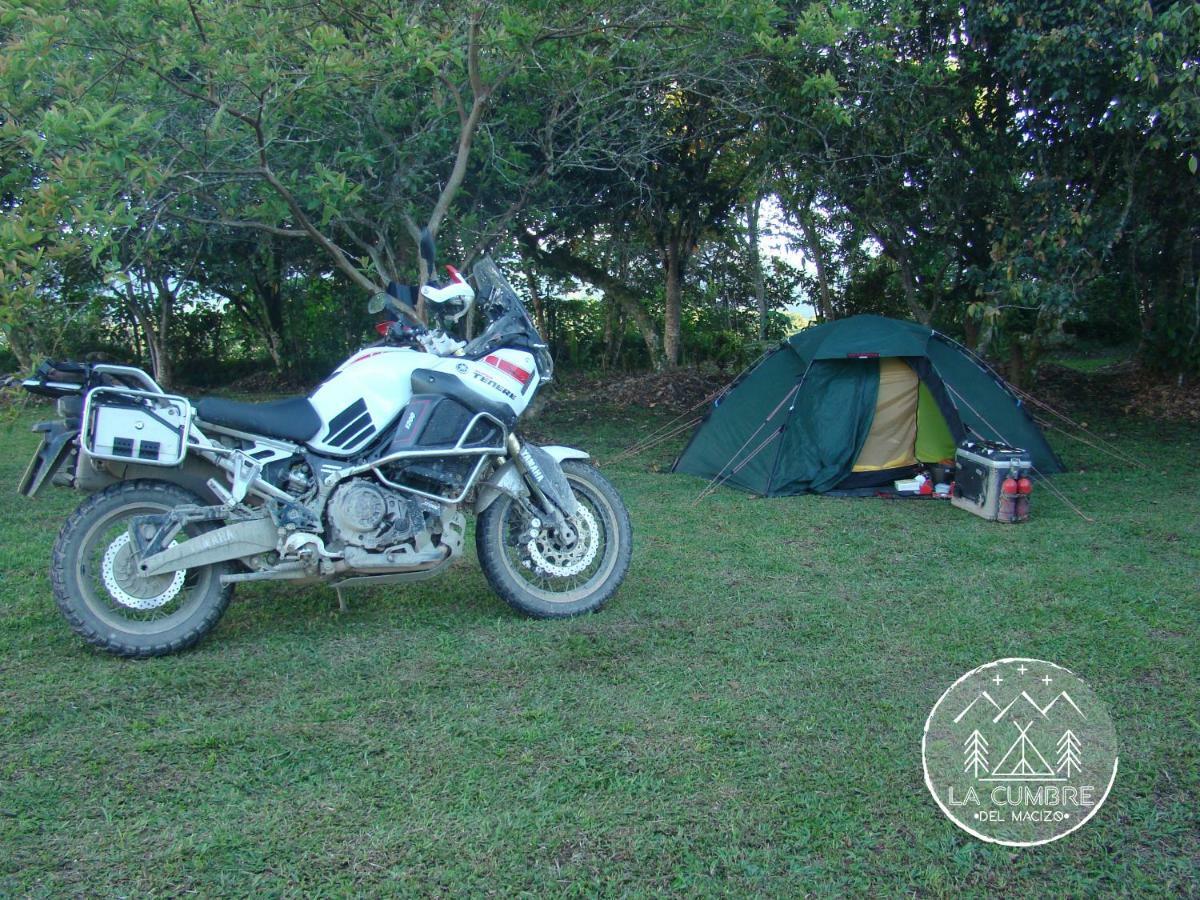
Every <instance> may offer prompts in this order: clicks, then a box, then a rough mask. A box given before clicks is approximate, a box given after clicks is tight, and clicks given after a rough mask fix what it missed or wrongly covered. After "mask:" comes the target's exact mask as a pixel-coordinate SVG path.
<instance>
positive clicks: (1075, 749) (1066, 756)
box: [1056, 728, 1079, 778]
mask: <svg viewBox="0 0 1200 900" xmlns="http://www.w3.org/2000/svg"><path fill="white" fill-rule="evenodd" d="M1057 746H1058V768H1057V769H1056V771H1058V772H1062V771H1063V770H1066V773H1067V777H1068V778H1070V777H1071V769H1072V768H1074V769H1075V771H1079V738H1077V737H1075V732H1073V731H1071V729H1069V728H1068V729H1067V730H1066V731H1064V732H1063V735H1062V737H1060V738H1059V739H1058V745H1057Z"/></svg>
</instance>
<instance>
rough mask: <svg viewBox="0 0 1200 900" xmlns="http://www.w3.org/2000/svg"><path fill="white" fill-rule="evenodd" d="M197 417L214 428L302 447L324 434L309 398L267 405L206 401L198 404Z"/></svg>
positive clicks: (212, 399) (216, 400)
mask: <svg viewBox="0 0 1200 900" xmlns="http://www.w3.org/2000/svg"><path fill="white" fill-rule="evenodd" d="M196 415H198V416H199V417H200V418H201V419H203V420H204V421H205V422H209V423H211V424H213V425H223V426H225V427H226V428H233V429H236V430H238V431H247V432H250V433H251V434H261V435H263V436H264V437H274V438H280V439H282V440H285V441H298V442H301V443H302V442H304V441H307V440H309V439H310V438H312V437H314V436H315V435H316V433H317V432H318V431H320V430H321V417H320V416H319V415H317V411H316V409H315V408H314V407H313V405H312V403H310V402H309V400H308V398H307V397H292V398H290V399H288V400H272V401H270V402H268V403H240V402H238V401H237V400H226V399H224V398H223V397H204V398H203V399H201V400H200V401H199V402H198V403H197V404H196Z"/></svg>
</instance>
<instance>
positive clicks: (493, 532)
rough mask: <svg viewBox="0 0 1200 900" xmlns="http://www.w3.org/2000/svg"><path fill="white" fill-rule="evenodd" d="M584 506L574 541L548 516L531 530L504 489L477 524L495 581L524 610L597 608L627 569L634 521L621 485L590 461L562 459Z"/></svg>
mask: <svg viewBox="0 0 1200 900" xmlns="http://www.w3.org/2000/svg"><path fill="white" fill-rule="evenodd" d="M562 468H563V474H564V475H566V477H567V481H568V483H569V484H570V485H571V490H572V492H573V493H574V494H575V499H576V500H577V501H578V502H579V507H580V512H579V513H578V514H577V515H576V516H575V518H574V520H573V521H572V523H571V524H572V525H573V527H574V528H575V529H576V531H577V532H578V540H577V542H576V545H575V546H572V547H562V546H558V544H557V543H556V542H555V540H554V539H553V538H552V537H551V536H550V535H549V533H548V529H547V528H546V527H545V525H544V524H543V525H542V526H541V527H540V528H539V529H537V530H538V534H537V536H536V537H535V536H533V535H532V532H531V528H532V523H531V521H530V518H529V516H528V514H527V513H526V512H525V511H524V510H523V509H522V508H521V507H520V505H519V504H518V503H516V502H515V501H514V500H513V499H512V498H511V497H508V496H502V497H500V498H499V499H497V500H496V501H495V502H493V503H492V505H491V506H489V507H488V508H487V509H485V510H484V511H483V512H482V513H481V514H480V516H479V520H478V521H477V522H476V524H475V549H476V552H477V554H478V556H479V564H480V566H481V568H482V569H483V574H484V576H485V577H486V578H487V580H488V583H489V584H490V585H491V586H492V589H493V590H494V591H495V592H496V593H497V594H499V595H500V596H501V597H502V598H503V599H504V601H505V602H506V603H508V604H509V606H511V607H513V608H514V609H516V610H517V611H518V612H521V613H524V614H525V615H527V616H532V617H534V618H538V619H558V618H566V617H568V616H577V615H582V614H583V613H589V612H596V611H597V610H599V609H600V608H601V607H602V606H604V604H605V603H607V602H608V601H609V600H610V599H611V598H612V596H613V595H614V594H615V593H616V592H617V589H618V588H619V587H620V586H621V582H622V581H624V580H625V573H626V572H627V571H628V570H629V559H630V555H631V553H632V549H633V528H632V526H631V525H630V522H629V513H628V511H627V510H626V509H625V504H624V502H623V501H622V500H621V495H620V494H618V493H617V489H616V488H615V487H613V486H612V484H611V483H610V482H609V481H608V479H607V478H605V477H604V476H603V475H601V474H600V471H599V470H598V469H597V468H596V467H595V466H592V465H588V464H587V463H583V462H580V461H577V460H567V461H566V462H564V463H563V464H562Z"/></svg>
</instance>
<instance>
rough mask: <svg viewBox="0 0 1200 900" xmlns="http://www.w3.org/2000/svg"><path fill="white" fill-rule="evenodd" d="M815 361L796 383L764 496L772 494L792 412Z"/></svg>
mask: <svg viewBox="0 0 1200 900" xmlns="http://www.w3.org/2000/svg"><path fill="white" fill-rule="evenodd" d="M812 364H813V361H812V360H811V359H810V360H809V361H808V365H807V366H805V368H804V372H803V373H802V374H801V375H800V380H799V381H798V382H797V383H796V393H795V394H794V395H793V396H792V405H791V406H789V407H788V411H787V416H786V417H784V420H783V424H782V425H781V426H779V446H778V447H776V448H775V461H774V462H772V463H771V474H770V475H768V476H767V485H766V488H765V490H764V491H763V496H764V497H770V496H771V485H772V483H774V481H775V473H776V472H777V471H778V469H779V457H780V455H781V454H782V453H783V439H784V435H785V434H787V429H788V423H789V422H791V421H792V413H793V411H794V410H795V409H796V401H797V400H799V399H800V391H802V390H803V389H804V380H805V379H806V378H808V371H809V369H811V368H812Z"/></svg>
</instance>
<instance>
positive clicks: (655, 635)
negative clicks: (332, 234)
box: [0, 406, 1200, 896]
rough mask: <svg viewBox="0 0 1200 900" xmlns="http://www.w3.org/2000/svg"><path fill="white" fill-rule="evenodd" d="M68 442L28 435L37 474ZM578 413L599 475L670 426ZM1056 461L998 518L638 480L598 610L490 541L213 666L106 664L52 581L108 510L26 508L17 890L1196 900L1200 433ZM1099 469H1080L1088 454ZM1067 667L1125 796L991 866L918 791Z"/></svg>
mask: <svg viewBox="0 0 1200 900" xmlns="http://www.w3.org/2000/svg"><path fill="white" fill-rule="evenodd" d="M36 418H38V416H36V415H34V414H31V413H26V414H23V416H22V418H21V420H20V421H19V422H17V423H15V424H14V425H12V426H11V427H9V428H8V429H7V430H4V431H3V432H0V445H2V447H3V452H0V480H2V481H3V483H5V484H14V483H15V481H16V479H17V477H18V475H19V473H20V471H21V467H22V466H23V465H24V463H25V460H26V458H27V456H28V455H29V454H30V453H31V452H32V450H33V448H34V445H35V440H34V436H33V435H30V434H29V433H27V431H26V427H27V425H28V424H29V422H31V421H33V420H34V419H36ZM661 421H662V419H661V418H656V417H653V416H651V415H649V414H642V413H635V412H627V411H622V410H606V409H596V408H585V407H583V406H576V407H573V408H567V409H561V410H559V411H557V412H555V413H552V414H548V415H547V416H545V417H543V418H542V419H540V420H538V421H536V422H535V423H534V425H533V429H532V430H533V431H534V432H536V433H537V434H538V435H539V436H542V437H547V438H549V437H553V438H554V439H555V440H556V441H557V442H562V443H575V444H578V445H581V446H583V447H585V448H587V449H589V450H592V451H593V452H595V453H596V454H597V455H598V456H599V457H600V459H601V460H602V461H603V460H604V459H605V458H606V457H612V456H613V455H614V454H615V453H616V451H617V450H618V449H619V448H620V447H623V446H625V445H626V444H628V443H629V442H631V441H632V440H633V439H634V438H635V437H636V436H637V435H639V434H644V433H645V432H646V431H647V430H648V429H650V428H651V427H653V426H655V425H657V424H659V423H661ZM1104 431H1105V432H1106V433H1112V434H1113V435H1114V436H1113V437H1112V438H1111V439H1112V440H1114V441H1115V442H1117V443H1119V444H1120V445H1121V446H1122V447H1123V448H1125V449H1126V450H1128V451H1130V452H1133V453H1135V454H1138V455H1139V456H1142V457H1144V458H1146V459H1147V460H1149V461H1150V462H1151V464H1152V469H1151V470H1150V471H1145V472H1143V471H1135V470H1130V469H1129V468H1127V467H1125V466H1122V465H1120V464H1118V463H1115V462H1113V461H1112V460H1110V459H1108V458H1106V457H1101V456H1099V455H1096V454H1095V453H1094V452H1093V451H1091V450H1089V449H1088V448H1086V447H1083V446H1081V445H1075V444H1063V445H1062V450H1063V451H1064V453H1065V454H1066V456H1067V458H1068V462H1069V464H1070V465H1071V467H1072V471H1071V473H1070V474H1067V475H1064V476H1061V477H1060V478H1059V479H1058V484H1059V485H1060V486H1061V487H1062V488H1063V489H1064V490H1065V491H1067V492H1068V493H1069V494H1070V495H1071V496H1072V497H1073V498H1074V499H1075V500H1076V502H1078V504H1079V505H1080V506H1081V507H1082V508H1083V509H1084V510H1086V511H1087V512H1088V513H1089V514H1090V515H1092V516H1093V517H1094V518H1095V519H1096V522H1095V523H1094V524H1093V523H1088V522H1085V521H1083V520H1082V519H1080V518H1079V517H1077V516H1076V515H1075V514H1074V513H1072V512H1071V511H1070V510H1068V509H1067V508H1066V507H1064V506H1063V505H1062V504H1061V503H1059V502H1057V501H1056V500H1055V499H1054V498H1053V497H1051V496H1050V495H1049V494H1048V493H1047V492H1045V491H1039V492H1038V493H1036V494H1035V496H1034V514H1035V516H1034V519H1033V520H1032V521H1031V522H1030V523H1028V524H1026V525H1023V526H1019V527H1004V526H999V525H995V524H991V523H987V522H983V521H982V520H979V519H976V518H974V517H972V516H970V515H968V514H966V513H964V512H961V511H958V510H955V509H952V508H951V507H950V506H949V504H946V503H940V502H935V501H928V502H884V501H869V500H865V501H855V500H835V499H828V498H821V497H798V498H791V499H782V500H771V501H764V500H759V499H755V498H752V497H748V496H745V495H743V494H739V493H734V492H732V491H725V490H722V491H720V492H718V493H717V494H716V495H715V496H713V497H711V498H710V499H708V500H706V501H704V502H703V503H701V504H699V505H693V499H694V497H695V496H696V494H697V492H698V490H699V489H700V486H701V485H700V483H699V482H697V481H695V480H692V479H689V478H685V477H680V476H668V475H665V474H661V473H660V472H658V471H655V470H654V469H655V467H656V466H663V465H665V464H666V463H668V462H669V459H670V455H671V453H670V448H669V449H666V450H664V451H663V452H662V453H660V454H658V455H653V454H652V457H651V458H649V459H645V458H643V459H640V460H637V461H635V462H633V463H629V464H622V465H615V466H607V467H606V470H607V471H608V472H609V473H610V475H611V477H612V478H613V479H614V481H615V482H616V483H617V484H618V486H619V487H620V488H621V490H622V491H623V493H624V495H625V497H626V498H627V500H628V503H629V506H630V509H631V513H632V518H633V522H634V528H635V541H636V548H635V553H634V561H633V566H632V568H631V570H630V573H629V578H628V581H627V582H626V585H625V587H624V588H623V590H622V591H621V592H620V593H619V594H618V596H617V597H616V599H615V600H614V601H613V602H612V604H611V605H610V606H609V607H608V608H607V609H606V610H604V611H603V612H602V613H601V614H599V615H596V616H591V617H588V618H584V619H576V620H571V621H566V622H535V621H530V620H526V619H521V618H518V617H516V616H515V615H514V614H512V613H510V612H509V610H508V608H507V607H506V606H504V605H503V604H502V603H501V602H500V601H499V600H497V599H496V598H495V597H494V596H493V595H492V594H491V593H490V592H489V591H488V589H487V587H486V585H485V583H484V581H483V578H482V576H481V575H480V574H479V572H478V570H477V568H476V567H475V566H474V560H473V551H470V552H469V553H468V558H467V559H465V560H463V561H461V562H460V564H459V565H458V566H457V567H456V568H455V569H454V570H453V571H452V572H451V573H450V574H449V575H448V576H446V577H443V578H441V579H439V580H435V581H432V582H426V583H422V584H418V585H413V586H410V587H407V588H404V589H396V588H392V589H385V588H380V589H375V590H371V591H363V592H359V593H356V594H353V595H350V596H349V599H350V604H351V607H350V611H349V613H347V614H339V613H337V612H336V608H337V607H336V601H335V598H334V596H333V593H332V592H331V591H328V590H323V589H312V590H304V591H297V590H295V589H294V588H290V587H287V586H271V585H259V586H255V587H249V586H243V587H242V588H240V589H239V591H238V595H237V598H236V599H235V601H234V604H233V606H231V608H230V610H229V612H228V613H227V615H226V617H225V619H224V620H223V622H222V623H221V625H220V626H219V627H218V629H217V630H216V632H215V633H214V634H213V635H212V636H211V637H210V638H209V639H208V640H207V641H205V642H204V643H203V644H201V645H200V647H199V648H198V649H196V650H195V651H193V652H190V653H186V654H183V655H180V656H176V657H171V658H165V659H159V660H152V661H147V662H128V661H122V660H118V659H114V658H110V657H107V656H103V655H100V654H98V653H96V652H93V651H92V650H90V649H89V648H88V647H86V646H85V645H83V644H82V643H81V642H80V641H78V640H77V639H76V638H75V637H74V636H73V635H72V634H71V633H70V632H69V631H68V629H67V628H66V626H65V624H64V623H63V622H62V620H61V619H60V618H59V615H58V613H57V610H56V609H55V607H54V604H53V602H52V600H51V598H50V595H49V585H48V580H47V576H46V564H47V559H48V557H49V551H50V546H51V544H52V542H53V540H54V535H55V532H56V530H57V528H58V527H59V524H60V523H61V521H62V520H63V518H64V517H65V516H66V514H67V513H68V511H69V509H70V508H71V507H72V505H73V504H75V503H76V502H78V499H79V498H78V497H77V496H74V495H72V494H70V493H68V492H66V491H63V490H61V489H55V490H53V491H50V492H48V494H47V495H46V496H44V497H43V498H42V499H40V500H38V501H37V502H33V503H30V502H28V501H26V500H23V499H21V498H18V497H16V496H15V495H13V494H11V493H8V494H4V495H2V496H0V510H2V519H0V529H2V531H0V733H2V734H3V741H2V744H0V895H16V894H28V895H51V894H53V895H59V894H65V893H71V894H105V895H111V894H123V895H129V894H179V893H183V892H199V893H202V894H206V895H210V894H239V895H244V894H249V893H267V894H272V895H287V894H290V895H300V894H303V895H309V894H348V893H352V892H383V891H387V892H403V893H413V894H418V893H419V894H422V895H426V894H454V895H461V894H468V893H493V894H499V895H503V896H508V895H513V894H519V893H523V892H526V893H539V894H540V893H551V894H559V895H589V896H590V895H594V894H606V895H613V894H643V893H675V894H749V893H769V894H774V895H790V894H798V893H819V894H845V893H854V894H861V893H866V892H881V893H887V894H895V893H901V892H904V893H917V894H929V895H951V894H953V895H959V894H963V893H966V894H975V895H982V894H999V893H1010V892H1011V893H1014V894H1016V893H1019V894H1021V895H1028V894H1031V893H1033V892H1034V891H1035V890H1038V889H1041V890H1043V891H1044V890H1046V889H1050V890H1052V891H1053V892H1054V893H1055V894H1056V895H1075V896H1084V895H1094V894H1142V893H1160V894H1168V893H1174V894H1195V893H1197V891H1200V888H1198V887H1197V882H1196V872H1197V863H1198V860H1200V812H1198V811H1197V801H1198V795H1200V790H1198V788H1200V758H1198V753H1197V747H1198V745H1200V740H1198V739H1200V713H1198V710H1200V689H1198V687H1197V660H1198V659H1200V647H1198V642H1197V625H1198V619H1200V601H1198V599H1197V595H1198V576H1200V531H1198V527H1197V522H1198V520H1200V492H1198V491H1197V490H1196V482H1197V476H1196V473H1195V471H1194V462H1195V459H1196V457H1197V453H1198V450H1200V432H1197V431H1196V430H1195V429H1192V430H1186V429H1183V428H1177V427H1170V428H1168V427H1160V426H1153V425H1148V424H1138V423H1135V422H1130V421H1115V422H1112V423H1111V424H1109V423H1106V426H1105V428H1104ZM1081 451H1082V452H1081ZM1014 655H1021V656H1032V657H1038V658H1044V659H1048V660H1051V661H1054V662H1058V663H1060V664H1062V665H1065V666H1067V667H1069V668H1071V669H1073V670H1074V671H1076V672H1077V673H1078V674H1080V675H1081V676H1082V677H1083V678H1085V679H1086V680H1087V681H1088V682H1089V683H1090V684H1091V686H1092V687H1093V688H1094V689H1095V690H1096V692H1097V693H1098V694H1099V696H1100V697H1101V698H1103V699H1104V700H1105V701H1106V702H1107V704H1108V706H1109V708H1110V710H1111V713H1112V717H1113V720H1114V722H1115V724H1116V726H1117V728H1118V732H1119V735H1120V739H1121V755H1122V758H1121V769H1120V774H1119V776H1118V779H1117V782H1116V785H1115V787H1114V789H1113V793H1112V795H1111V796H1110V798H1109V800H1108V802H1107V804H1106V805H1105V806H1104V808H1103V809H1102V810H1101V811H1100V813H1099V814H1098V815H1097V816H1096V817H1095V818H1094V819H1093V820H1092V821H1091V822H1090V823H1088V824H1087V825H1086V826H1085V827H1084V828H1083V829H1081V830H1080V831H1078V832H1076V833H1074V834H1072V835H1071V836H1069V837H1067V838H1065V839H1063V840H1061V841H1058V842H1055V843H1053V844H1049V845H1046V846H1043V847H1039V848H1033V849H1026V850H1015V849H1009V848H1003V847H997V846H993V845H988V844H984V843H981V842H979V841H976V840H975V839H973V838H971V837H970V836H968V835H967V834H965V833H963V832H962V831H960V830H958V829H957V828H956V827H955V826H954V825H952V824H951V823H950V822H949V821H948V820H947V819H946V818H944V817H943V816H942V814H941V813H940V812H939V811H938V809H937V808H936V806H935V804H934V803H933V801H932V799H931V798H930V796H929V794H928V792H927V790H926V789H925V786H924V784H923V781H922V773H921V760H920V743H921V732H922V726H923V724H924V720H925V717H926V715H927V714H928V712H929V710H930V708H931V707H932V705H933V704H934V702H935V701H936V700H937V698H938V696H939V695H940V694H941V692H942V691H943V690H944V689H945V688H946V687H947V686H948V685H949V684H950V683H951V682H952V681H954V679H956V678H957V677H958V676H959V675H961V674H962V673H963V672H965V671H966V670H968V669H970V668H973V667H975V666H977V665H980V664H982V663H984V662H987V661H990V660H992V659H996V658H998V657H1002V656H1014Z"/></svg>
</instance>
